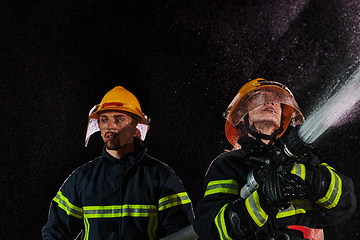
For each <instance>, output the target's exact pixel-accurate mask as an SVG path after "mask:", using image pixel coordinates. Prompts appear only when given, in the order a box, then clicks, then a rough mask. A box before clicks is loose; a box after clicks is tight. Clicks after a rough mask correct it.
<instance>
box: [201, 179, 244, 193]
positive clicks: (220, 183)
mask: <svg viewBox="0 0 360 240" xmlns="http://www.w3.org/2000/svg"><path fill="white" fill-rule="evenodd" d="M239 191H240V185H239V184H238V183H237V182H236V181H235V180H232V179H229V180H217V181H211V182H209V183H208V185H207V187H206V191H205V196H207V195H211V194H215V193H227V194H234V195H238V194H239Z"/></svg>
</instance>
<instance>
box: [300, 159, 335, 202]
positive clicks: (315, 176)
mask: <svg viewBox="0 0 360 240" xmlns="http://www.w3.org/2000/svg"><path fill="white" fill-rule="evenodd" d="M330 181H331V173H330V172H329V170H328V168H327V167H325V166H316V165H307V166H306V177H305V182H306V187H305V192H306V197H307V198H309V199H310V200H314V201H317V200H319V199H320V198H322V197H324V196H325V194H326V192H327V190H328V188H329V185H330Z"/></svg>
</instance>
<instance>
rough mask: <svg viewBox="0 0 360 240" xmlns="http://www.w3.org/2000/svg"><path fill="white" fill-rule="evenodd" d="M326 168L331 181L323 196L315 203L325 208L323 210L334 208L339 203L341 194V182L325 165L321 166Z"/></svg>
mask: <svg viewBox="0 0 360 240" xmlns="http://www.w3.org/2000/svg"><path fill="white" fill-rule="evenodd" d="M322 166H326V167H327V168H328V170H329V171H330V173H331V181H330V185H329V189H328V191H327V192H326V194H325V196H324V197H323V198H321V199H319V200H318V201H317V202H316V203H317V204H319V205H321V206H323V207H325V208H328V209H330V208H334V207H336V205H337V204H338V203H339V200H340V197H341V194H342V181H341V178H340V177H339V175H337V174H336V173H335V172H334V171H333V170H332V169H333V168H331V167H330V166H328V165H327V164H322Z"/></svg>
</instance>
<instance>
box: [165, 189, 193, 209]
mask: <svg viewBox="0 0 360 240" xmlns="http://www.w3.org/2000/svg"><path fill="white" fill-rule="evenodd" d="M187 203H191V200H190V198H189V196H188V194H187V193H186V192H182V193H176V194H173V195H170V196H166V197H163V198H161V199H160V200H159V206H158V208H159V211H163V210H165V209H168V208H171V207H175V206H178V205H183V204H187Z"/></svg>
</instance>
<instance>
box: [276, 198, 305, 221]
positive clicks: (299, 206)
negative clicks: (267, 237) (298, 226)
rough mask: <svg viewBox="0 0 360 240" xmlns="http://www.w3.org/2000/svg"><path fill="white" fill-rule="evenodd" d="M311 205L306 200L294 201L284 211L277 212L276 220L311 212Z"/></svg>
mask: <svg viewBox="0 0 360 240" xmlns="http://www.w3.org/2000/svg"><path fill="white" fill-rule="evenodd" d="M311 209H312V207H311V203H310V202H309V200H308V199H302V200H299V199H295V200H293V201H292V205H291V206H290V207H289V208H287V209H285V210H279V212H278V214H277V215H276V218H284V217H290V216H294V215H297V214H303V213H306V212H307V211H309V210H311Z"/></svg>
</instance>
